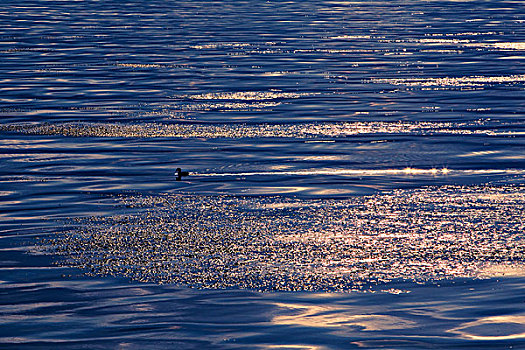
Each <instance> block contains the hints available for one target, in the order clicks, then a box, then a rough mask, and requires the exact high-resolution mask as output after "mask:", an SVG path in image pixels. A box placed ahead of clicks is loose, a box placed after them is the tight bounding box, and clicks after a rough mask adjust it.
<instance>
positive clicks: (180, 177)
mask: <svg viewBox="0 0 525 350" xmlns="http://www.w3.org/2000/svg"><path fill="white" fill-rule="evenodd" d="M175 171H176V173H175V174H176V175H177V178H176V180H177V181H180V180H182V177H183V176H188V175H190V173H189V172H187V171H182V170H181V168H177V169H176V170H175Z"/></svg>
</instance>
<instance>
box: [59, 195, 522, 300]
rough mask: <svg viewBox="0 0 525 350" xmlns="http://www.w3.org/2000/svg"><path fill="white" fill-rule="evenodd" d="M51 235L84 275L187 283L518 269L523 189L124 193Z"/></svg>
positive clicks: (311, 285)
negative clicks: (330, 196)
mask: <svg viewBox="0 0 525 350" xmlns="http://www.w3.org/2000/svg"><path fill="white" fill-rule="evenodd" d="M117 201H118V203H119V204H121V205H123V206H124V208H125V210H123V213H122V214H120V215H114V216H107V217H92V218H88V219H82V220H80V221H78V222H76V223H75V224H74V228H73V229H72V230H71V231H69V232H68V233H67V234H66V235H64V236H62V237H60V238H57V239H55V240H53V241H52V242H51V243H52V247H53V249H52V251H53V252H55V253H58V254H63V255H64V256H65V258H66V262H65V264H66V265H69V266H76V267H80V268H83V269H85V270H87V271H88V272H89V273H90V274H94V275H115V276H126V277H128V278H130V279H133V280H139V281H144V282H157V283H174V284H180V285H186V286H191V287H196V288H249V289H256V290H263V291H269V290H294V291H295V290H307V291H321V290H330V291H334V290H336V291H348V290H353V289H356V288H363V287H364V286H367V285H371V284H383V283H387V282H389V281H392V280H399V279H401V280H409V281H417V282H424V281H429V280H441V279H451V278H457V277H462V278H483V277H492V276H504V275H511V276H512V275H525V266H524V261H525V237H524V236H523V231H524V229H525V214H524V213H525V187H523V186H503V187H493V186H473V187H461V186H445V187H429V188H423V189H418V190H396V191H393V192H389V193H383V194H377V195H373V196H368V197H356V198H351V199H346V200H299V199H294V198H283V197H226V196H196V195H192V196H178V195H155V196H129V197H120V198H118V199H117Z"/></svg>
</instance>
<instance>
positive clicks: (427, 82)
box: [369, 74, 525, 87]
mask: <svg viewBox="0 0 525 350" xmlns="http://www.w3.org/2000/svg"><path fill="white" fill-rule="evenodd" d="M369 82H370V83H376V84H390V85H403V86H421V87H429V86H442V87H476V86H478V87H479V86H485V85H494V84H522V83H524V82H525V74H521V75H509V76H463V77H443V78H408V79H405V78H393V79H371V80H370V81H369Z"/></svg>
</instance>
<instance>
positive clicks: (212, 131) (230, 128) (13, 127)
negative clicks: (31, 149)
mask: <svg viewBox="0 0 525 350" xmlns="http://www.w3.org/2000/svg"><path fill="white" fill-rule="evenodd" d="M495 125H496V124H494V122H493V121H490V120H477V121H472V122H462V123H455V122H405V121H399V122H381V121H371V122H339V123H296V124H193V123H180V124H161V123H140V124H131V123H126V124H124V123H36V124H35V123H26V124H4V125H0V131H11V132H19V133H24V134H32V135H63V136H74V137H144V138H154V137H184V138H187V137H199V138H234V139H235V138H257V137H281V138H305V139H308V138H326V137H329V138H337V137H348V136H353V135H364V134H368V135H374V134H403V135H406V134H410V135H440V134H447V135H491V136H494V135H518V134H520V131H519V128H521V127H522V124H513V123H506V124H504V123H499V124H497V127H494V126H495Z"/></svg>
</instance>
